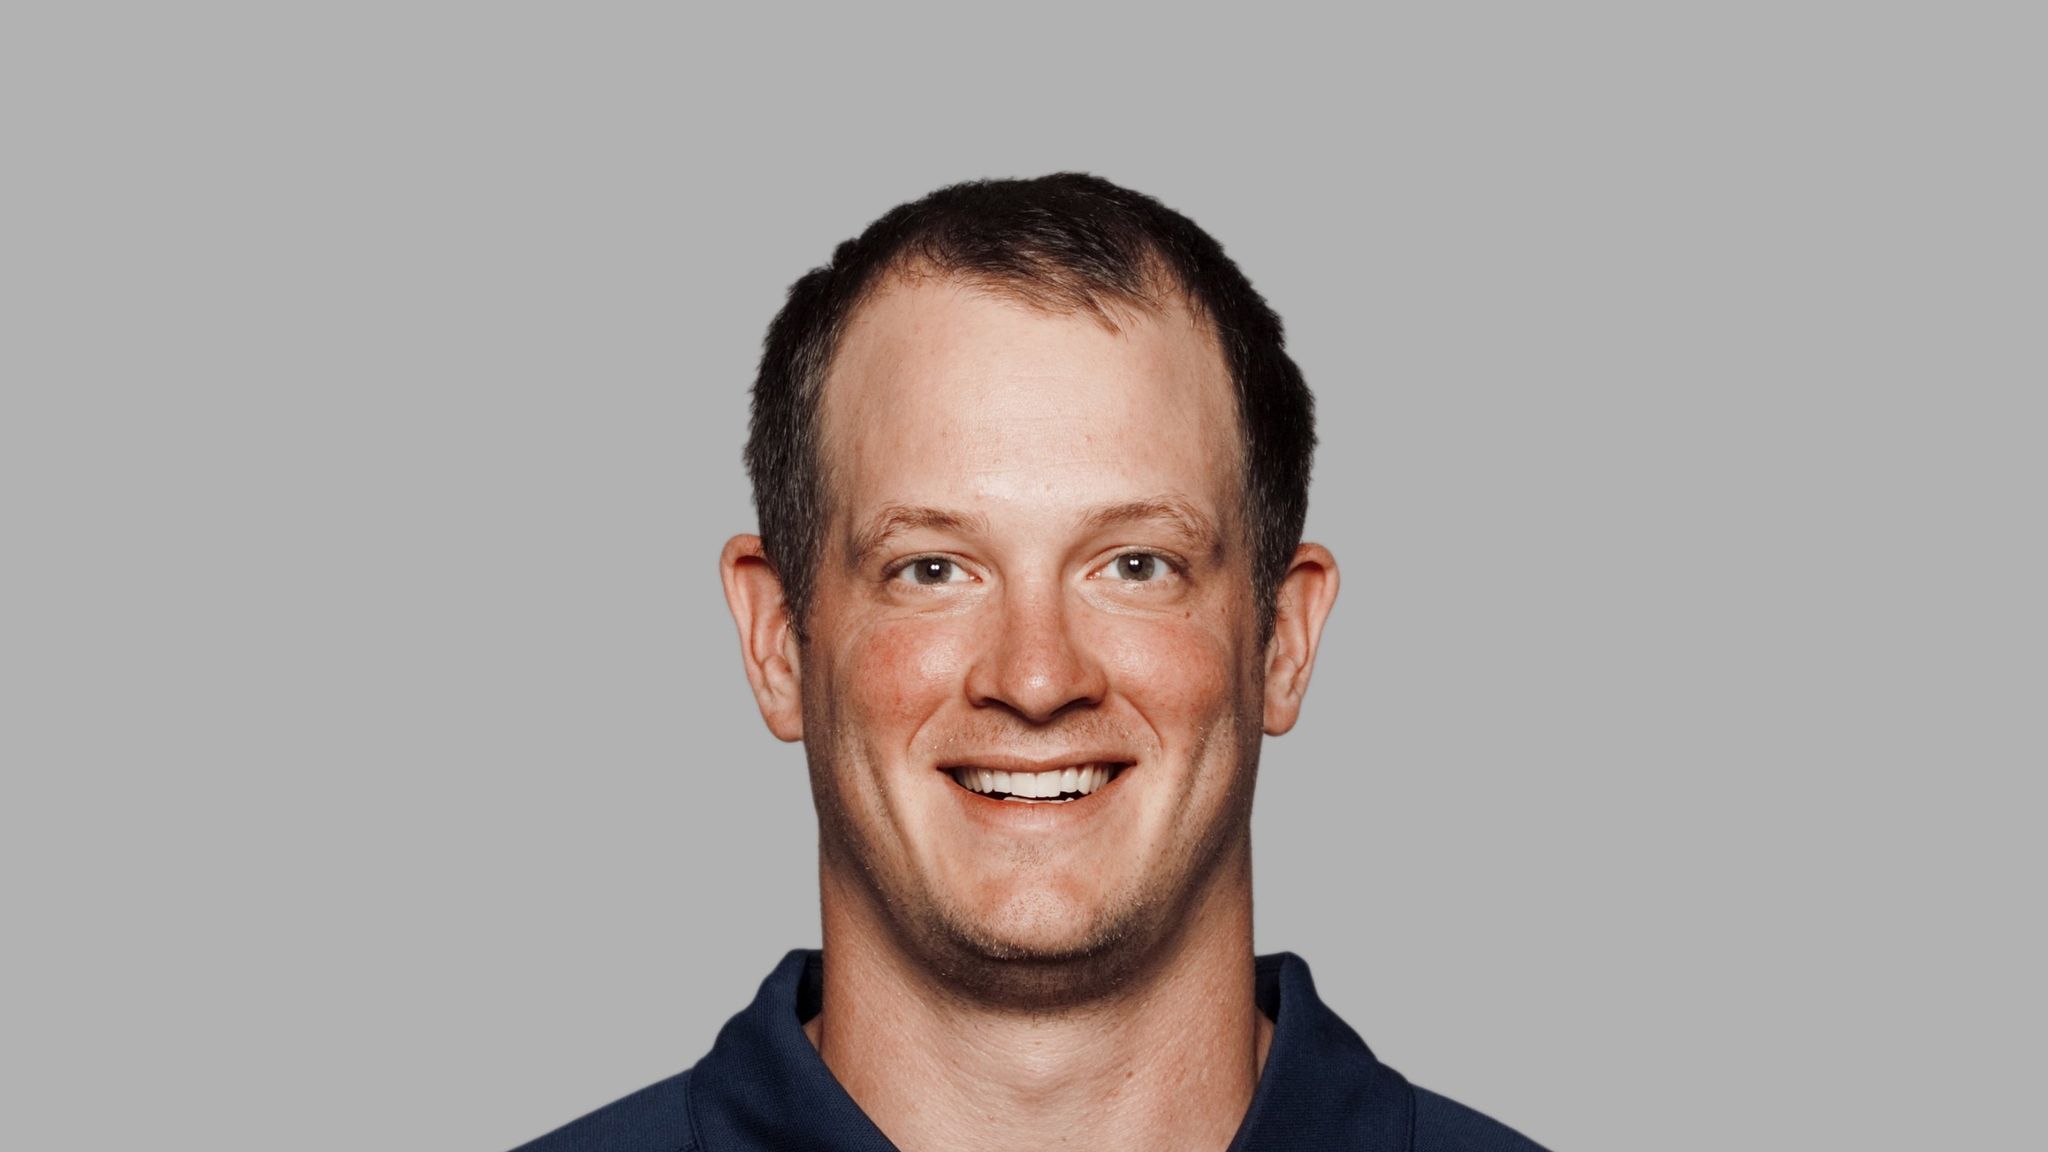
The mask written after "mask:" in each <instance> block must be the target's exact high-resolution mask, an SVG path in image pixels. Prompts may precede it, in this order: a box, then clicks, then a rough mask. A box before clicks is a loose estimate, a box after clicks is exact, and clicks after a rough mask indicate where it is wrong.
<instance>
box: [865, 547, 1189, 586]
mask: <svg viewBox="0 0 2048 1152" xmlns="http://www.w3.org/2000/svg"><path fill="white" fill-rule="evenodd" d="M1131 556H1143V557H1147V558H1149V559H1152V560H1156V561H1158V562H1159V564H1161V565H1163V566H1165V568H1166V572H1165V573H1163V574H1158V575H1154V577H1153V578H1152V579H1150V580H1112V583H1118V584H1156V583H1159V581H1160V579H1161V575H1172V576H1184V575H1186V574H1187V565H1186V563H1185V562H1183V561H1182V560H1181V559H1180V558H1179V557H1178V556H1174V555H1172V554H1171V553H1167V552H1158V551H1154V550H1151V549H1146V548H1129V549H1125V550H1124V551H1122V552H1118V553H1117V554H1115V555H1114V556H1111V557H1110V558H1109V559H1108V560H1107V561H1105V562H1104V563H1102V564H1099V565H1097V566H1096V567H1094V568H1092V569H1090V570H1089V573H1088V574H1089V576H1090V577H1093V576H1094V575H1095V574H1096V573H1098V572H1103V571H1107V570H1109V569H1111V568H1113V567H1115V565H1116V563H1117V562H1118V561H1120V560H1123V559H1125V558H1126V557H1131ZM933 563H939V564H950V565H952V567H953V569H954V570H955V571H965V566H964V565H962V564H961V563H960V562H959V561H958V560H955V559H953V558H952V557H951V556H940V555H926V556H912V557H910V558H909V559H908V560H904V561H902V562H900V563H898V564H896V565H894V566H892V567H891V568H890V569H889V570H888V571H887V572H886V573H885V574H884V578H885V580H887V581H889V582H895V581H903V582H904V583H908V584H911V585H912V586H914V587H920V588H936V587H940V586H942V585H945V584H953V583H957V581H953V580H941V581H939V582H938V583H937V584H919V583H918V582H917V581H916V580H915V579H910V580H904V575H905V573H909V572H911V571H913V570H914V569H915V568H916V567H917V566H918V565H920V564H933Z"/></svg>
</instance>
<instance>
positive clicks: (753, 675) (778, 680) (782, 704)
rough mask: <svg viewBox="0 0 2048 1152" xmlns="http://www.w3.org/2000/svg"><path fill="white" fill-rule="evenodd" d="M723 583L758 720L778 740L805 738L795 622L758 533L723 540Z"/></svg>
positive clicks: (720, 575) (780, 579)
mask: <svg viewBox="0 0 2048 1152" xmlns="http://www.w3.org/2000/svg"><path fill="white" fill-rule="evenodd" d="M718 574H719V577H720V578H721V579H722V580H724V581H725V602H726V604H727V606H729V607H730V608H731V609H732V620H733V623H734V624H737V625H739V629H740V662H741V663H743V664H745V665H746V667H747V683H749V684H752V685H753V686H754V702H755V703H756V704H759V705H760V706H761V719H763V720H766V721H767V722H768V730H769V731H770V732H773V733H775V737H776V739H778V740H801V739H803V738H804V700H803V675H802V669H801V668H800V667H799V666H798V664H797V639H796V622H795V621H793V620H791V619H790V616H789V606H788V605H787V604H786V603H784V601H783V599H782V577H780V576H779V575H777V574H776V572H775V566H774V565H773V564H770V563H769V562H768V553H767V552H766V551H765V550H763V549H762V547H761V538H760V537H759V536H751V535H740V536H735V537H733V538H732V539H730V540H727V541H726V542H725V551H724V552H723V553H721V554H720V555H719V557H718Z"/></svg>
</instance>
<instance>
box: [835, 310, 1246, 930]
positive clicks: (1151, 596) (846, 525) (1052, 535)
mask: <svg viewBox="0 0 2048 1152" xmlns="http://www.w3.org/2000/svg"><path fill="white" fill-rule="evenodd" d="M1119 328H1120V330H1119V331H1114V332H1112V331H1110V330H1109V329H1108V328H1107V327H1105V326H1104V325H1103V324H1102V323H1101V322H1100V321H1098V320H1097V319H1095V318H1094V317H1092V316H1089V315H1086V314H1078V315H1066V316H1063V315H1056V314H1052V313H1048V312H1045V311H1042V310H1039V309H1036V308H1033V307H1031V306H1029V305H1026V304H1023V303H1019V302H1016V301H1013V300H1009V299H1006V298H1001V297H998V296H994V295H991V294H989V293H986V292H983V291H979V290H976V289H974V288H971V287H968V286H964V285H962V284H960V283H957V282H955V281H953V280H950V279H946V278H943V277H925V278H920V279H914V280H902V279H899V280H896V281H893V282H892V283H891V284H890V285H889V286H888V287H886V288H885V289H884V290H882V291H881V293H880V294H879V295H877V296H875V297H874V298H872V299H871V300H870V301H869V302H868V303H867V304H865V305H864V306H863V307H862V308H861V309H860V311H859V313H858V314H857V315H856V317H855V319H854V321H853V323H852V324H851V326H850V327H849V329H848V332H847V334H846V337H845V339H844V342H843V344H842V346H841V350H840V352H839V355H838V358H837V360H836V361H835V363H834V366H833V371H832V373H831V375H830V378H829V380H828V382H827V385H826V388H825V394H824V400H823V404H824V411H823V426H824V429H825V434H824V452H823V458H824V462H825V466H826V486H827V488H828V490H829V491H830V493H831V507H830V518H829V521H828V525H829V527H828V531H827V533H826V542H825V547H824V550H823V553H822V555H821V556H820V557H819V560H818V572H817V579H816V583H815V592H814V594H813V600H812V607H811V615H810V618H809V620H808V621H807V624H808V639H807V642H806V643H805V644H804V645H803V647H802V648H801V649H800V657H799V662H800V664H801V673H800V675H801V710H802V721H801V723H802V736H803V739H804V741H805V743H806V745H807V751H808V756H809V761H810V765H811V774H812V783H813V788H814V791H815V795H816V799H817V804H818V810H819V815H820V820H821V832H822V837H821V839H822V847H823V852H824V859H825V871H826V882H827V884H828V886H829V885H831V884H833V883H835V878H836V882H837V883H840V884H844V885H846V886H847V889H848V890H849V891H850V892H853V893H856V894H857V897H858V898H859V899H860V900H861V901H863V902H864V903H865V905H866V907H867V909H868V910H869V912H871V913H873V914H876V915H878V916H879V917H880V918H881V919H882V920H883V921H884V922H885V923H886V924H887V926H888V927H889V929H890V931H891V933H892V934H893V936H894V937H895V938H896V939H897V940H898V941H899V942H901V943H903V944H904V945H906V946H908V947H910V948H911V949H913V950H915V951H917V952H919V953H922V954H923V955H924V957H925V958H926V959H927V960H929V961H931V962H933V964H934V965H935V967H934V969H933V970H936V971H948V970H955V969H960V968H963V967H973V966H974V965H977V964H979V965H982V966H984V967H986V966H987V965H988V964H990V963H992V962H1001V965H1000V966H1006V967H1008V968H1011V969H1017V968H1020V967H1022V968H1029V967H1033V966H1032V965H1030V964H1029V963H1028V962H1030V961H1041V962H1050V967H1051V968H1058V967H1060V966H1061V962H1065V961H1071V960H1080V959H1084V958H1089V957H1095V956H1100V955H1102V954H1104V953H1107V952H1112V951H1114V952H1126V953H1127V952H1133V951H1135V952H1137V953H1147V952H1149V951H1150V950H1151V946H1155V945H1157V944H1158V943H1160V942H1161V941H1163V940H1165V939H1166V938H1168V937H1169V936H1170V935H1171V932H1172V929H1173V927H1174V926H1175V925H1176V924H1177V923H1179V922H1181V921H1183V920H1185V918H1186V917H1187V916H1188V915H1189V914H1190V910H1191V908H1193V907H1194V906H1195V905H1196V902H1197V901H1198V900H1199V899H1200V898H1201V896H1202V894H1203V893H1204V892H1205V891H1208V890H1209V889H1210V888H1212V887H1213V886H1214V885H1215V884H1217V883H1230V882H1246V883H1248V862H1247V861H1246V860H1245V859H1244V856H1245V854H1246V852H1247V851H1248V822H1249V812H1250V803H1251V792H1252V779H1253V775H1254V770H1255V765H1256V762H1257V750H1258V741H1259V738H1260V732H1261V708H1262V704H1261V689H1262V679H1263V677H1262V668H1263V664H1262V659H1263V656H1264V650H1265V646H1264V644H1263V643H1262V641H1263V639H1264V638H1263V637H1262V636H1261V635H1260V634H1259V633H1258V631H1257V612H1256V610H1255V609H1256V605H1255V603H1254V600H1253V594H1252V578H1251V568H1250V564H1251V557H1250V554H1249V552H1248V549H1247V547H1246V534H1245V532H1244V526H1243V524H1242V522H1241V516H1240V513H1239V507H1240V487H1239V485H1240V474H1241V473H1240V459H1241V456H1240V451H1241V450H1240V448H1239V441H1238V424H1237V412H1236V404H1235V399H1234V395H1233V389H1232V384H1231V380H1230V376H1229V373H1228V370H1227V368H1226V366H1225V364H1224V361H1223V359H1222V356H1221V354H1220V352H1219V350H1218V349H1217V346H1216V344H1215V342H1214V340H1213V339H1212V338H1211V337H1210V335H1209V334H1208V331H1207V329H1206V327H1204V326H1202V325H1198V324H1197V323H1195V322H1194V321H1193V319H1192V318H1191V317H1190V315H1189V314H1188V313H1187V312H1186V311H1184V310H1183V309H1182V308H1181V307H1180V306H1179V305H1178V304H1177V303H1175V304H1172V305H1170V306H1168V307H1166V308H1164V309H1162V310H1161V311H1159V312H1158V313H1157V314H1146V313H1136V312H1133V313H1130V314H1128V315H1124V316H1120V317H1119ZM984 773H986V774H987V779H986V780H984V777H983V774H984ZM998 773H1005V774H1009V775H1008V782H1007V783H1005V780H1004V777H1003V776H999V775H997V774H998ZM1054 773H1058V774H1059V775H1054ZM1027 776H1028V779H1029V781H1030V782H1029V783H1028V784H1027V783H1025V781H1024V778H1025V777H1027ZM1091 777H1094V778H1102V777H1107V782H1106V783H1099V785H1098V786H1094V787H1093V790H1092V791H1089V792H1088V793H1087V794H1086V795H1082V796H1079V798H1072V797H1073V796H1074V794H1075V793H1077V792H1081V791H1083V790H1085V789H1088V788H1089V787H1090V786H1091V784H1097V781H1095V780H1091ZM963 779H964V780H965V781H967V783H968V784H969V785H971V787H969V786H963V783H962V780H963ZM990 789H993V790H995V791H996V792H999V791H1008V792H1010V793H1012V794H1018V793H1027V794H1037V795H1035V796H1034V798H1033V799H1032V800H1030V801H1027V800H1025V799H1022V798H1017V797H1016V796H1015V795H1013V796H1012V797H1011V798H1002V797H1000V796H999V795H996V794H994V792H992V791H989V790H990ZM1052 794H1064V795H1065V796H1067V797H1068V798H1066V799H1056V798H1052ZM1219 877H1222V878H1223V879H1222V880H1219ZM829 900H830V895H829V893H828V901H829ZM1112 945H1115V947H1114V948H1112V947H1111V946H1112ZM1019 961H1022V962H1027V963H1025V964H1023V965H1019V964H1018V963H1017V962H1019ZM947 965H950V966H951V968H948V967H947Z"/></svg>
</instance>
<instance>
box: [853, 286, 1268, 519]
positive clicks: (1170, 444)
mask: <svg viewBox="0 0 2048 1152" xmlns="http://www.w3.org/2000/svg"><path fill="white" fill-rule="evenodd" d="M1115 319H1116V326H1115V329H1114V330H1112V329H1111V328H1110V327H1109V326H1108V325H1105V324H1104V323H1103V322H1102V320H1100V319H1099V318H1097V317H1095V316H1094V315H1091V314H1089V313H1086V312H1081V313H1072V314H1066V313H1056V312H1050V311H1046V310H1044V309H1042V308H1038V307H1035V306H1033V305H1031V304H1028V303H1025V302H1022V301H1019V300H1016V299H1012V298H1009V297H1006V296H1003V295H1000V294H997V293H994V292H990V291H988V290H986V289H983V288H979V287H976V286H973V285H970V284H965V283H962V282H960V281H958V280H955V279H952V278H947V277H941V276H924V277H918V278H914V279H905V278H900V277H899V278H895V279H892V280H891V281H890V282H888V283H887V284H885V285H884V286H882V287H881V288H880V290H879V291H878V292H877V293H876V294H875V295H874V296H872V297H871V298H870V299H869V300H868V301H867V302H866V303H865V304H863V306H862V307H861V308H860V310H859V311H858V312H857V313H856V314H855V315H854V317H853V318H852V320H851V322H850V323H849V325H848V328H847V331H846V334H845V337H844V339H843V340H842V341H841V344H840V349H839V353H838V356H837V357H836V358H835V360H834V362H833V366H832V370H831V372H830V374H829V376H828V378H827V381H826V385H825V393H824V398H823V411H822V414H821V415H822V420H823V442H824V463H825V465H826V476H827V482H828V484H829V485H830V486H831V490H832V493H833V497H834V498H833V500H832V504H833V505H834V509H833V511H834V518H835V519H837V520H841V521H842V522H843V518H844V517H845V516H846V515H847V514H849V513H852V514H854V515H860V514H862V513H863V512H864V511H866V510H871V509H872V508H874V507H875V506H878V505H882V504H888V503H904V504H918V505H929V506H934V507H966V508H972V509H974V510H977V511H997V512H1000V511H1002V510H1004V509H1010V510H1014V511H1018V512H1020V513H1035V514H1039V515H1044V516H1054V515H1058V514H1060V513H1062V512H1077V511H1081V510H1083V509H1085V508H1086V507H1088V506H1090V505H1099V504H1105V503H1114V502H1117V501H1123V500H1131V499H1149V498H1155V497H1159V496H1173V497H1177V498H1181V499H1186V500H1189V501H1191V502H1195V503H1197V504H1201V505H1205V506H1207V510H1208V511H1209V512H1210V513H1211V514H1212V515H1214V516H1216V517H1217V518H1218V519H1219V521H1222V520H1228V519H1230V518H1231V514H1232V512H1233V511H1234V504H1235V498H1236V495H1237V493H1238V491H1239V487H1238V485H1239V476H1240V466H1239V462H1240V458H1241V457H1240V453H1241V449H1240V447H1239V440H1238V433H1237V429H1238V424H1237V404H1236V396H1235V390H1234V389H1233V387H1232V385H1231V380H1230V373H1229V369H1228V367H1227V365H1226V364H1225V362H1224V359H1223V355H1222V352H1221V350H1220V348H1219V347H1218V345H1217V343H1216V340H1215V338H1214V336H1213V335H1212V334H1211V332H1210V330H1209V326H1208V325H1207V324H1205V323H1202V322H1199V321H1198V320H1197V319H1196V318H1195V317H1194V315H1193V314H1191V313H1190V312H1189V311H1188V310H1187V308H1186V307H1185V306H1184V305H1183V304H1182V303H1181V302H1180V301H1179V298H1178V296H1177V295H1175V296H1172V297H1169V298H1168V301H1167V302H1166V303H1164V304H1162V305H1161V306H1159V307H1158V308H1156V309H1153V310H1146V311H1141V310H1137V309H1127V310H1123V311H1120V312H1119V313H1118V314H1117V316H1116V318H1115Z"/></svg>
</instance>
